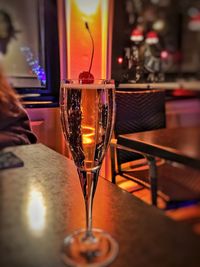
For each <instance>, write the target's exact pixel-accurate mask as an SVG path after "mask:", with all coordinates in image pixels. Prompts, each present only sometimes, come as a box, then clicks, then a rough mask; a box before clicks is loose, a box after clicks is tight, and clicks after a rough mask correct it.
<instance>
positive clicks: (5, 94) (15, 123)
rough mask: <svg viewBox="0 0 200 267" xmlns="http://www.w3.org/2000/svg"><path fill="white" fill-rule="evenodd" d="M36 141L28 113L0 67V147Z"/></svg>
mask: <svg viewBox="0 0 200 267" xmlns="http://www.w3.org/2000/svg"><path fill="white" fill-rule="evenodd" d="M36 142H37V137H36V136H35V134H34V133H33V132H32V130H31V126H30V121H29V118H28V115H27V113H26V111H25V109H24V108H23V107H22V105H21V103H20V100H19V97H18V95H17V94H16V93H15V91H14V90H13V88H12V87H11V86H10V85H9V83H8V81H7V80H6V78H5V76H4V75H3V72H2V69H1V68H0V149H2V148H4V147H7V146H15V145H25V144H34V143H36Z"/></svg>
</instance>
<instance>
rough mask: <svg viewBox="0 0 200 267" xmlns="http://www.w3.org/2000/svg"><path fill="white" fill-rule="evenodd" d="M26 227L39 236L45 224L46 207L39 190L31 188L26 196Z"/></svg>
mask: <svg viewBox="0 0 200 267" xmlns="http://www.w3.org/2000/svg"><path fill="white" fill-rule="evenodd" d="M27 217H28V226H29V228H30V230H31V232H32V233H34V234H35V235H40V234H41V233H42V231H43V230H44V229H45V224H46V205H45V201H44V197H43V195H42V193H41V192H40V191H39V190H36V189H34V188H32V189H31V190H30V193H29V196H28V206H27Z"/></svg>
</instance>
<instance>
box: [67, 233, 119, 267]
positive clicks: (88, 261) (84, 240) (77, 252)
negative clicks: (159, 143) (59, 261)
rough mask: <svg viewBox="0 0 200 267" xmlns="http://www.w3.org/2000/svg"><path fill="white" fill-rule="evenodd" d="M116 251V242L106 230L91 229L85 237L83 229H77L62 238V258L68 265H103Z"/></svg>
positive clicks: (110, 259) (91, 266)
mask: <svg viewBox="0 0 200 267" xmlns="http://www.w3.org/2000/svg"><path fill="white" fill-rule="evenodd" d="M117 253H118V244H117V243H116V241H115V240H114V239H113V238H112V237H111V236H110V235H109V234H108V233H106V232H104V231H102V230H100V229H92V235H91V236H89V237H87V236H86V231H85V230H84V229H81V230H77V231H75V232H73V233H72V234H71V235H69V236H67V237H66V238H65V240H64V245H63V251H62V258H63V261H64V262H65V263H66V264H67V265H68V266H88V267H103V266H107V265H108V264H110V263H111V262H112V261H113V260H114V259H115V257H116V256H117Z"/></svg>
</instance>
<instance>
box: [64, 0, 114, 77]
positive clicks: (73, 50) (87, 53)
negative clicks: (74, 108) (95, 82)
mask: <svg viewBox="0 0 200 267" xmlns="http://www.w3.org/2000/svg"><path fill="white" fill-rule="evenodd" d="M65 3H66V26H67V77H68V78H78V76H79V74H80V73H81V72H83V71H88V70H89V65H90V59H91V52H92V45H91V40H90V36H89V34H88V32H87V30H86V28H85V22H86V21H87V22H88V25H89V27H90V31H91V33H92V36H93V39H94V46H95V52H94V60H93V65H92V70H91V72H92V74H93V75H94V77H95V78H107V77H106V69H107V48H108V8H109V1H108V0H84V1H83V0H66V1H65Z"/></svg>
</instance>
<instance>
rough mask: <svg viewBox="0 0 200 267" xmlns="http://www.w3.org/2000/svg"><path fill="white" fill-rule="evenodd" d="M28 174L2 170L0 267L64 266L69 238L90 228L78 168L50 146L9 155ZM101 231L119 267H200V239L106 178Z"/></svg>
mask: <svg viewBox="0 0 200 267" xmlns="http://www.w3.org/2000/svg"><path fill="white" fill-rule="evenodd" d="M6 151H12V152H14V153H15V154H16V155H18V156H19V157H20V158H21V159H22V160H23V161H24V167H20V168H15V169H9V170H2V171H0V181H1V187H0V188H1V194H0V203H1V209H0V213H1V214H0V216H1V220H0V224H1V227H0V266H2V267H40V266H41V267H55V266H56V267H64V266H65V265H64V264H63V262H62V259H61V247H62V242H63V239H64V237H65V236H66V235H67V234H69V233H70V232H71V231H73V230H75V229H78V228H81V227H84V221H85V213H84V202H83V197H82V192H81V188H80V185H79V180H78V176H77V173H76V168H75V166H74V164H73V162H72V161H70V160H69V159H66V158H65V157H64V156H62V155H60V154H58V153H56V152H54V151H53V150H51V149H49V148H47V147H45V146H44V145H41V144H37V145H29V146H21V147H13V148H7V149H6ZM93 215H94V216H93V217H94V227H97V228H102V229H104V230H106V231H107V232H109V233H110V234H111V235H112V236H113V237H114V238H115V239H116V240H117V241H118V243H119V255H118V257H117V259H116V260H115V261H114V262H113V263H112V264H111V265H110V266H113V267H122V266H125V267H129V266H134V267H146V266H148V267H156V266H157V267H161V266H162V267H173V266H174V267H177V266H181V267H184V266H185V267H186V266H187V267H188V266H190V267H193V266H196V267H199V266H200V257H199V249H200V237H199V236H197V235H195V234H194V233H193V232H192V231H191V229H190V228H189V226H188V225H185V224H183V223H180V222H175V221H172V220H171V219H169V218H168V217H166V216H165V215H164V213H163V212H162V211H160V210H158V209H156V208H155V207H152V206H148V205H146V204H145V203H143V202H142V201H140V200H138V199H137V198H135V197H133V196H132V195H130V194H129V193H127V192H125V191H122V190H121V189H119V188H118V187H117V186H116V185H113V184H111V183H110V182H109V181H107V180H105V179H103V178H100V179H99V184H98V187H97V192H96V196H95V200H94V214H93Z"/></svg>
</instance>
